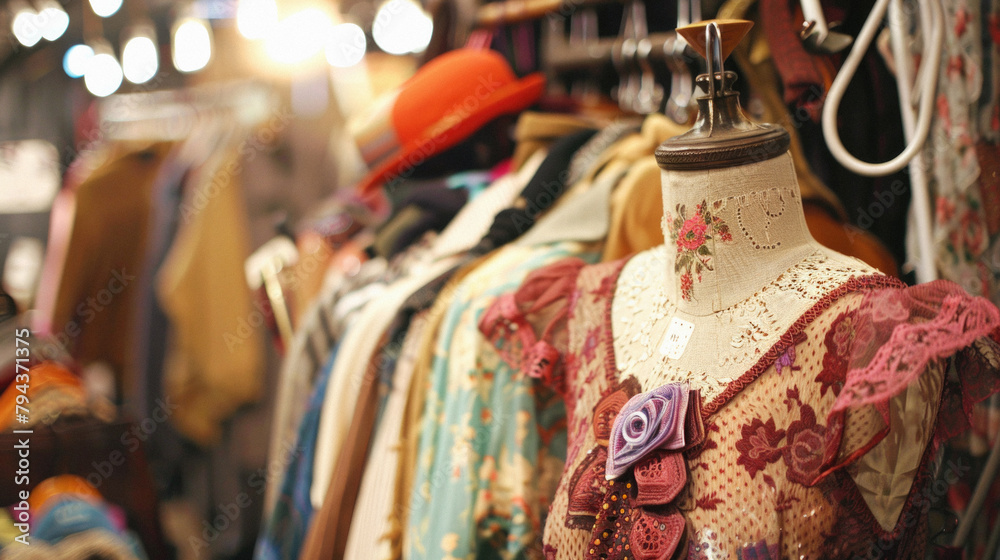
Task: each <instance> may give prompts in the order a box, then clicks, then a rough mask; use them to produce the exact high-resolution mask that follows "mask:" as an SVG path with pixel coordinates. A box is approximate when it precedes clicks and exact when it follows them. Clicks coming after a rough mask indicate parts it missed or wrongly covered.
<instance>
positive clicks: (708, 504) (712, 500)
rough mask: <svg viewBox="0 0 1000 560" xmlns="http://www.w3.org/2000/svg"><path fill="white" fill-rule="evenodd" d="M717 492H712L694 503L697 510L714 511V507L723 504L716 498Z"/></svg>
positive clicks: (720, 499)
mask: <svg viewBox="0 0 1000 560" xmlns="http://www.w3.org/2000/svg"><path fill="white" fill-rule="evenodd" d="M716 494H717V492H714V491H713V492H712V493H710V494H708V495H707V496H702V497H701V498H698V499H697V500H696V501H695V506H696V507H697V508H698V509H715V508H716V506H718V505H719V504H721V503H723V502H725V500H723V499H722V498H718V497H716Z"/></svg>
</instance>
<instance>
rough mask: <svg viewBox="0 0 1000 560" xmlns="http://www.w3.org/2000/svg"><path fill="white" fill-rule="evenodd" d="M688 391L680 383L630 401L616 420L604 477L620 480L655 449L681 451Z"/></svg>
mask: <svg viewBox="0 0 1000 560" xmlns="http://www.w3.org/2000/svg"><path fill="white" fill-rule="evenodd" d="M687 407H688V388H687V387H686V386H684V385H681V384H679V383H671V384H668V385H664V386H662V387H658V388H656V389H653V390H652V391H649V392H647V393H642V394H639V395H636V396H634V397H632V398H631V399H629V401H628V402H627V403H625V406H624V407H623V408H622V410H621V412H619V413H618V416H617V417H616V418H615V424H614V429H613V430H612V432H611V441H610V443H609V450H608V466H607V477H608V478H609V479H611V478H616V477H619V476H621V475H622V474H624V473H625V471H626V470H628V468H629V467H631V466H632V465H634V464H635V463H636V462H637V461H638V460H639V459H641V458H643V457H644V456H646V455H647V454H648V453H650V452H651V451H653V450H655V449H681V448H683V447H684V419H685V415H686V413H687Z"/></svg>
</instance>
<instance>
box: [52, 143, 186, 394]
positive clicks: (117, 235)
mask: <svg viewBox="0 0 1000 560" xmlns="http://www.w3.org/2000/svg"><path fill="white" fill-rule="evenodd" d="M171 147H172V145H171V144H170V143H154V144H149V145H146V146H142V147H139V148H138V149H136V147H135V146H132V147H131V149H129V147H127V146H124V145H123V146H119V147H117V148H116V149H113V150H110V151H109V153H108V154H107V155H108V157H107V159H106V160H104V161H102V162H101V163H100V164H99V165H97V166H96V167H95V168H93V169H92V170H91V169H86V170H85V169H78V172H79V173H80V176H81V177H83V178H82V179H81V180H80V182H79V184H78V185H77V186H75V187H74V186H73V184H72V183H71V184H70V185H69V186H68V187H67V188H66V189H64V190H63V191H62V192H61V193H60V194H59V195H58V197H57V199H56V202H55V204H54V205H53V217H52V220H51V232H50V235H49V238H50V244H51V246H52V247H53V249H52V255H51V257H50V258H47V259H46V263H45V267H44V270H43V275H42V285H41V286H40V287H39V297H38V306H39V309H40V313H39V318H38V319H37V320H36V325H35V327H36V329H37V330H38V331H40V332H42V333H48V334H51V335H52V336H53V337H54V339H55V342H56V343H57V344H58V345H59V346H61V347H62V349H64V350H67V351H69V352H70V353H71V354H72V355H73V356H74V357H75V358H76V359H77V360H78V361H79V362H80V363H81V364H89V363H91V362H95V361H102V362H105V363H107V364H109V365H110V366H111V368H112V370H113V371H114V372H115V375H116V381H117V384H118V387H117V389H118V390H119V391H122V390H123V389H124V390H125V392H126V393H128V392H130V391H129V389H131V387H130V384H131V381H132V380H129V379H126V378H124V377H123V376H124V374H125V371H126V369H127V368H128V367H129V366H130V365H131V364H130V360H131V359H132V356H131V355H130V348H132V345H133V344H134V343H135V341H134V339H133V338H132V336H133V331H134V328H133V320H134V314H135V303H136V301H137V300H138V290H137V289H136V278H137V275H138V274H139V272H140V270H141V269H142V263H143V259H144V255H145V251H146V237H147V235H146V234H147V229H148V225H149V221H150V216H151V211H152V187H153V184H154V182H155V181H156V177H157V176H158V174H159V172H160V169H161V167H162V166H163V163H164V161H165V160H166V158H167V155H168V154H169V153H170V151H171ZM97 159H99V158H98V156H97V155H96V154H91V157H88V158H87V162H89V163H94V162H95V160H97ZM88 171H89V173H88ZM123 232H128V235H123ZM109 333H115V334H114V336H111V335H109Z"/></svg>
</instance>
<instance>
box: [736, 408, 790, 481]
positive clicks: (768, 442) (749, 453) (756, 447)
mask: <svg viewBox="0 0 1000 560" xmlns="http://www.w3.org/2000/svg"><path fill="white" fill-rule="evenodd" d="M741 433H742V435H743V438H742V439H740V440H739V441H737V442H736V450H737V451H739V452H740V457H739V459H737V460H736V464H737V465H743V467H744V468H746V470H747V472H748V473H750V478H755V477H756V476H757V472H758V471H762V470H764V467H766V466H767V464H768V463H775V462H777V461H778V459H780V458H781V448H780V447H778V444H779V443H780V442H781V439H782V438H784V437H785V430H778V429H777V428H776V427H775V425H774V418H769V419H768V420H767V423H764V422H761V420H760V418H754V419H753V421H752V422H750V425H744V426H743V428H742V429H741Z"/></svg>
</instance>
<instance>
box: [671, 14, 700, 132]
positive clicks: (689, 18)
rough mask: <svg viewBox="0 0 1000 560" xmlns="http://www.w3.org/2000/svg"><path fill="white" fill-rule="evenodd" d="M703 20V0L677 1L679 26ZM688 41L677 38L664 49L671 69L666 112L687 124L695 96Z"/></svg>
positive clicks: (677, 120) (677, 121)
mask: <svg viewBox="0 0 1000 560" xmlns="http://www.w3.org/2000/svg"><path fill="white" fill-rule="evenodd" d="M696 21H701V0H679V1H678V2H677V27H684V26H686V25H691V24H692V23H694V22H696ZM686 48H687V43H686V42H684V41H682V40H677V39H675V40H674V41H672V42H670V44H666V43H664V45H663V50H664V51H667V49H669V50H670V52H669V53H668V56H667V57H666V59H667V66H668V67H669V69H670V97H669V98H668V99H667V107H666V109H665V110H664V112H665V113H666V114H667V116H668V117H670V118H671V119H673V120H674V122H676V123H680V124H687V122H688V120H689V119H690V117H691V99H692V98H693V96H694V76H692V75H691V70H690V69H689V68H688V65H687V64H686V63H685V62H684V52H685V49H686Z"/></svg>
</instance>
